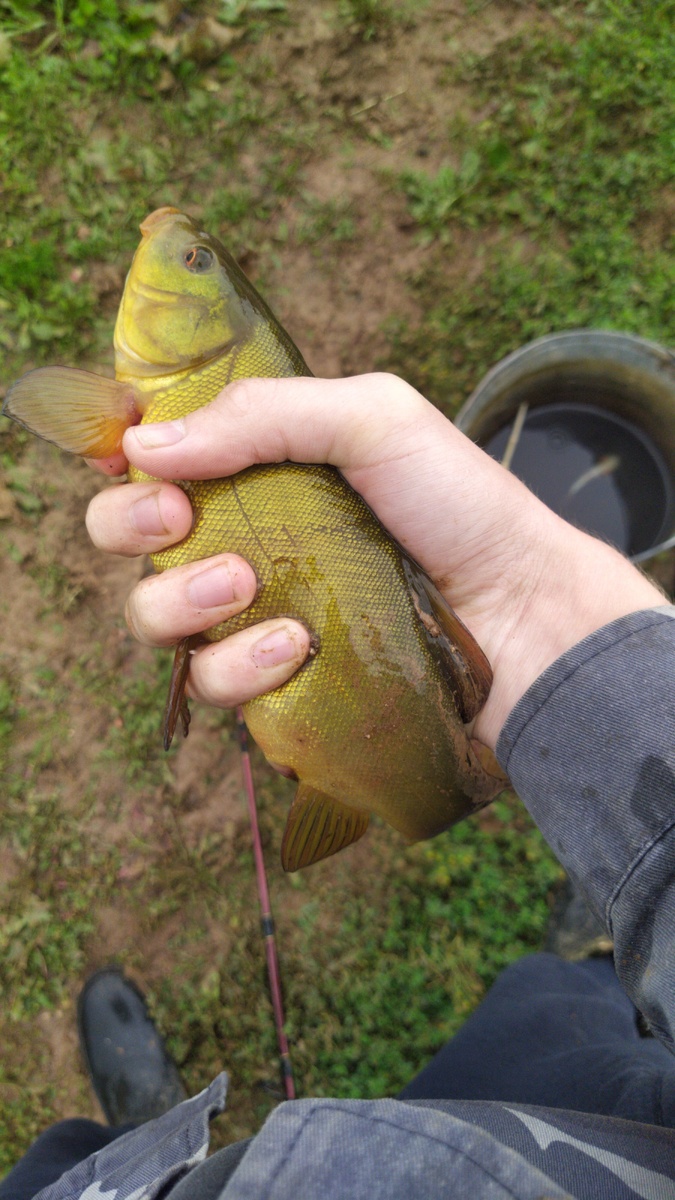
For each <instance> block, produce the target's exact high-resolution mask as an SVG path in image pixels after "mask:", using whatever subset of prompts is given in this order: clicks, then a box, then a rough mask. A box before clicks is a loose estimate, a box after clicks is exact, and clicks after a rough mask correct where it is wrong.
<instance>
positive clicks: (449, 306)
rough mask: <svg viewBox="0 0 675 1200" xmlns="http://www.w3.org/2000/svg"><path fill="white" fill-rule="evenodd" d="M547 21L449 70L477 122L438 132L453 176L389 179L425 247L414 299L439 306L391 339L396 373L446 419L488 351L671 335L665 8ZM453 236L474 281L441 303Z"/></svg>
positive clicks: (589, 7)
mask: <svg viewBox="0 0 675 1200" xmlns="http://www.w3.org/2000/svg"><path fill="white" fill-rule="evenodd" d="M551 11H552V16H553V22H554V23H553V27H552V28H550V29H548V30H547V31H546V33H542V34H541V35H540V36H532V35H519V36H516V37H513V38H509V39H506V40H505V41H504V42H501V43H500V44H499V45H498V46H497V48H496V49H495V50H494V51H492V52H491V53H489V54H487V55H485V56H484V57H482V58H477V57H474V58H473V60H470V61H468V62H464V63H463V64H462V66H461V67H458V68H457V69H456V70H455V71H454V72H453V80H454V82H461V83H463V84H465V85H467V86H469V87H470V88H471V91H472V95H473V102H474V103H475V104H476V105H477V106H478V105H480V106H482V108H483V112H484V113H486V114H487V115H485V116H484V117H483V119H481V120H479V121H478V122H475V121H469V120H468V119H467V118H466V117H464V118H463V119H462V120H459V119H456V120H454V121H453V123H452V127H451V142H450V144H451V147H452V155H453V159H454V160H455V165H453V164H447V165H445V166H443V167H441V168H440V170H439V171H438V172H437V173H436V174H434V175H429V174H425V173H423V172H421V171H419V170H415V171H410V170H408V171H406V172H404V173H403V174H402V175H401V177H400V185H401V187H402V188H403V190H404V192H405V194H406V196H407V198H408V203H409V207H410V211H411V213H412V215H413V216H414V217H415V219H416V221H417V222H418V224H419V228H420V230H421V232H422V234H423V235H424V237H425V238H427V239H435V240H436V241H437V242H438V243H439V255H438V257H437V258H436V260H435V262H434V265H433V266H432V268H431V269H430V275H429V276H428V277H425V278H423V279H421V280H420V281H419V287H420V290H421V292H422V293H424V294H429V293H430V292H431V279H432V278H433V279H434V282H435V285H436V290H437V291H439V292H440V293H441V299H440V301H439V302H438V303H436V304H432V305H431V306H430V308H429V311H428V313H427V315H426V317H425V320H424V322H423V324H422V325H421V326H420V328H419V329H418V330H415V331H414V332H413V333H412V334H410V333H409V331H407V330H405V329H400V328H399V329H398V330H396V331H395V333H394V336H395V337H398V344H399V353H398V356H397V360H398V364H399V366H400V367H401V369H402V370H403V371H404V372H406V371H407V374H408V375H411V374H412V375H413V376H414V377H415V379H416V380H417V381H418V383H419V385H420V386H421V387H422V389H423V390H425V389H426V391H427V392H428V393H431V394H432V396H433V397H434V398H435V399H437V400H439V401H442V402H443V403H444V405H445V407H446V408H447V409H449V410H450V411H452V410H453V409H455V408H456V407H457V404H458V402H459V400H460V399H461V398H462V395H465V394H466V391H467V390H468V388H469V387H470V386H471V385H472V384H474V383H477V382H478V379H479V378H480V375H481V374H482V373H483V372H484V371H485V370H487V369H488V367H490V366H491V365H492V364H493V363H494V362H495V361H496V360H497V359H499V358H500V357H501V356H502V355H503V354H505V353H507V352H508V351H510V350H512V349H514V348H515V347H516V346H517V345H519V344H522V343H523V342H525V341H528V340H530V339H532V338H535V337H538V336H541V335H542V334H544V333H548V332H550V331H551V330H558V329H565V328H574V327H579V326H596V327H602V328H613V329H622V330H626V331H629V332H633V333H638V334H642V335H643V336H646V337H651V338H653V339H655V340H657V341H661V342H663V343H665V344H666V345H669V344H671V345H672V343H673V340H674V338H675V302H674V301H673V296H674V294H675V267H674V265H673V263H674V256H673V253H672V250H673V233H672V218H670V219H669V218H668V217H667V215H666V214H667V213H668V212H671V205H672V164H673V152H674V150H675V118H674V116H673V114H674V112H675V83H674V81H673V73H672V62H673V55H674V54H675V31H674V27H673V21H672V16H673V13H672V6H671V5H670V4H664V3H662V4H654V5H650V6H648V8H646V9H645V8H644V6H642V5H639V4H636V3H633V2H631V0H622V2H621V3H615V2H611V0H603V2H600V3H597V4H579V5H573V4H570V5H565V6H556V7H555V8H553V9H552V10H551ZM664 202H665V212H664ZM467 231H469V232H470V234H471V235H473V240H472V243H471V244H472V245H473V246H474V247H475V254H476V258H477V260H478V264H479V267H480V270H479V272H478V273H477V278H475V279H474V281H473V282H472V283H470V284H464V285H462V284H461V283H460V285H459V286H454V287H453V289H452V292H449V291H448V292H447V293H446V294H445V295H443V294H442V289H441V288H439V279H441V278H442V275H443V270H444V265H443V260H444V259H445V260H446V261H451V259H452V254H453V247H454V246H455V245H456V244H461V242H462V240H463V239H464V238H465V237H466V234H467ZM482 233H483V234H486V235H487V237H486V238H485V241H482V240H481V234H482ZM440 247H442V250H440Z"/></svg>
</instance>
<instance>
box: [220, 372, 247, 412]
mask: <svg viewBox="0 0 675 1200" xmlns="http://www.w3.org/2000/svg"><path fill="white" fill-rule="evenodd" d="M221 397H222V400H223V402H224V403H225V404H226V405H227V408H228V410H230V411H231V412H233V413H234V414H235V415H236V416H238V417H246V416H248V415H249V413H250V412H251V410H252V409H253V408H254V406H255V401H254V397H253V391H252V388H251V381H250V380H249V379H235V380H233V382H232V383H228V385H227V387H226V388H225V389H224V391H222V392H221Z"/></svg>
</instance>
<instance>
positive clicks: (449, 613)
mask: <svg viewBox="0 0 675 1200" xmlns="http://www.w3.org/2000/svg"><path fill="white" fill-rule="evenodd" d="M402 561H403V570H404V571H405V575H406V579H407V580H408V583H409V585H410V590H411V592H412V596H413V601H414V603H415V608H416V609H417V614H418V616H419V618H420V620H421V622H422V624H423V625H424V627H425V629H426V631H427V637H428V639H429V641H430V643H431V644H432V645H433V646H434V647H435V648H437V649H438V650H440V651H441V661H444V665H445V667H446V673H447V675H448V681H449V683H450V686H451V687H452V690H453V692H454V695H455V700H456V703H457V707H458V709H459V714H460V716H461V718H462V720H463V721H465V722H468V721H473V718H474V717H475V716H477V715H478V713H479V712H480V710H481V708H482V707H483V705H484V704H485V701H486V700H487V698H488V693H489V691H490V687H491V686H492V668H491V667H490V664H489V662H488V660H487V658H486V657H485V655H484V654H483V651H482V650H481V648H480V646H479V645H478V642H477V641H476V639H475V638H474V637H473V636H472V635H471V634H470V633H469V630H468V629H467V627H466V625H464V624H462V622H461V621H460V619H459V617H458V616H457V613H456V612H454V611H453V609H452V608H451V607H450V605H449V604H448V602H447V600H446V599H445V598H444V597H443V596H442V595H441V593H440V592H439V590H438V588H437V587H436V585H435V584H434V583H432V582H431V580H430V579H429V577H428V575H425V573H424V571H423V570H422V568H421V567H419V566H418V565H417V563H416V562H413V561H412V559H409V558H408V557H407V556H406V555H403V556H402Z"/></svg>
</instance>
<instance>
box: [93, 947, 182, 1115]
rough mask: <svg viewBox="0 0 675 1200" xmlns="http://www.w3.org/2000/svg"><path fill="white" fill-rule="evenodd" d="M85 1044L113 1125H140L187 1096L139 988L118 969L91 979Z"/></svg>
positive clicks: (97, 1088)
mask: <svg viewBox="0 0 675 1200" xmlns="http://www.w3.org/2000/svg"><path fill="white" fill-rule="evenodd" d="M77 1023H78V1029H79V1033H80V1046H81V1047H82V1053H83V1055H84V1061H85V1063H86V1066H87V1070H88V1072H89V1077H90V1079H91V1082H92V1084H93V1088H94V1091H95V1092H96V1096H97V1098H98V1101H99V1103H100V1105H101V1108H102V1109H103V1111H104V1113H105V1115H106V1118H107V1120H108V1124H110V1125H125V1124H127V1123H128V1122H133V1123H134V1124H137V1125H140V1124H142V1123H143V1121H151V1120H152V1119H153V1118H154V1117H160V1116H161V1115H162V1113H165V1112H168V1111H169V1109H170V1108H173V1107H174V1105H175V1104H180V1103H181V1101H182V1100H185V1099H186V1098H187V1093H186V1091H185V1088H184V1087H183V1085H182V1083H181V1080H180V1076H179V1074H178V1071H177V1069H176V1067H175V1065H174V1063H173V1062H172V1060H171V1059H170V1057H169V1055H168V1053H167V1050H166V1048H165V1046H164V1043H163V1041H162V1039H161V1037H160V1035H159V1033H158V1032H157V1030H156V1029H155V1026H154V1024H153V1022H152V1020H151V1019H150V1015H149V1013H148V1010H147V1007H146V1004H145V1000H144V999H143V996H142V994H141V992H139V990H138V988H137V987H136V986H135V984H133V983H132V982H131V980H129V979H125V977H124V975H123V974H122V972H121V971H118V970H116V969H115V968H114V967H109V968H105V969H104V970H102V971H97V972H96V974H95V975H92V976H91V977H90V978H89V979H88V980H87V982H86V983H85V985H84V987H83V989H82V992H81V994H80V998H79V1001H78V1007H77Z"/></svg>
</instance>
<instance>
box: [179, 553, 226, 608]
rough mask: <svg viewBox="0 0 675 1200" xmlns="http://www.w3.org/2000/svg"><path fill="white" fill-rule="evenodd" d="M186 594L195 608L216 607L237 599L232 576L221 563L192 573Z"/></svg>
mask: <svg viewBox="0 0 675 1200" xmlns="http://www.w3.org/2000/svg"><path fill="white" fill-rule="evenodd" d="M187 595H188V600H189V601H190V604H194V606H195V608H218V607H219V606H220V605H223V604H231V603H232V601H233V600H236V599H237V596H236V594H235V588H234V583H233V581H232V576H231V575H230V572H229V570H228V568H227V567H226V566H225V565H224V564H223V563H221V564H220V565H219V566H217V567H209V569H208V571H201V572H200V574H199V575H194V576H193V578H192V579H191V580H190V582H189V584H188V586H187Z"/></svg>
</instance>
